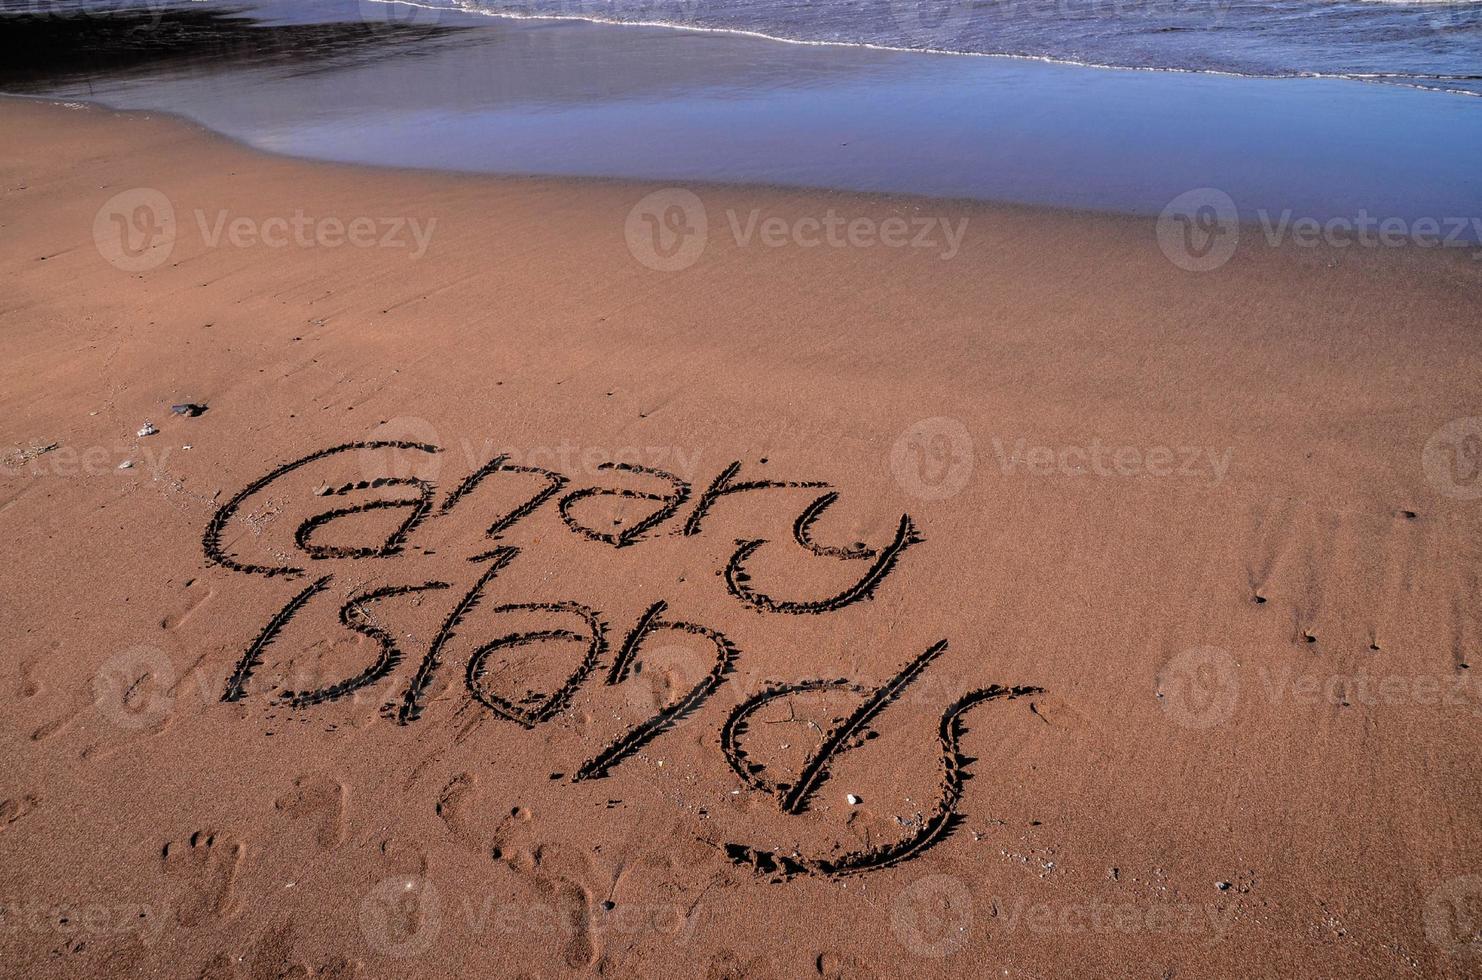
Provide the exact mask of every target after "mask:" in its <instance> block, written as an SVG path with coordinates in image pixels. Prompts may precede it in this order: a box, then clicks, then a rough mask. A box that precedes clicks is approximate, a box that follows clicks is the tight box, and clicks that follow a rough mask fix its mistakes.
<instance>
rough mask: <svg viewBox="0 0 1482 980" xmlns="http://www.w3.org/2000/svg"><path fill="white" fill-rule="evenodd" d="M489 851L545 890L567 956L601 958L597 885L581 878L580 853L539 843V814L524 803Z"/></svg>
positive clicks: (574, 964)
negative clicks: (594, 919) (595, 923)
mask: <svg viewBox="0 0 1482 980" xmlns="http://www.w3.org/2000/svg"><path fill="white" fill-rule="evenodd" d="M490 853H491V855H492V856H493V858H494V860H496V861H500V862H503V863H504V864H505V865H506V866H507V867H508V868H509V869H510V870H512V871H514V872H515V873H516V874H519V875H521V876H523V877H524V878H525V879H526V880H528V881H529V882H530V883H531V884H532V885H533V886H534V887H535V888H536V889H537V890H539V891H540V892H542V893H543V894H544V895H545V897H546V903H547V904H548V905H549V906H550V907H551V908H552V909H553V910H554V914H555V915H556V916H557V921H556V922H555V923H554V926H555V934H556V935H558V936H560V937H564V938H565V940H566V943H565V946H564V947H563V948H562V949H561V959H562V962H564V963H565V965H566V966H567V967H569V968H570V969H574V970H575V969H583V968H585V967H589V966H591V965H592V964H593V963H596V962H597V960H598V959H599V958H600V957H601V955H602V948H601V944H600V943H599V941H598V939H597V934H596V931H595V930H594V929H593V927H592V889H590V888H588V887H587V886H586V885H584V884H582V881H581V879H582V877H583V874H582V868H581V862H580V859H578V858H576V857H575V856H574V855H571V854H568V853H567V852H566V851H564V850H562V849H560V848H558V847H553V846H551V845H547V844H542V843H539V842H538V841H537V840H536V839H535V828H534V815H533V814H532V813H531V812H530V810H528V809H526V808H525V807H521V806H517V807H514V808H513V809H512V810H511V811H510V813H509V816H507V817H505V818H504V820H503V821H501V822H500V825H499V829H498V830H497V831H496V832H495V836H494V845H493V848H492V849H491V852H490Z"/></svg>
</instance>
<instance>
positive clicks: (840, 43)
mask: <svg viewBox="0 0 1482 980" xmlns="http://www.w3.org/2000/svg"><path fill="white" fill-rule="evenodd" d="M360 2H362V3H379V4H384V5H386V6H401V7H413V8H417V9H419V10H429V11H447V12H450V13H465V14H476V15H478V16H483V17H494V18H499V19H502V20H518V21H565V22H577V23H585V24H604V25H608V26H613V27H647V28H657V29H661V30H672V31H688V32H692V33H697V34H721V35H729V36H734V37H746V38H754V39H757V40H763V41H772V42H775V43H778V44H793V45H800V46H804V47H819V48H854V49H861V50H867V51H885V52H896V53H900V54H920V55H935V56H946V57H958V58H1000V59H1005V60H1012V61H1033V62H1039V63H1041V64H1050V65H1065V66H1069V67H1075V68H1090V69H1096V70H1099V71H1132V72H1159V73H1170V74H1187V75H1215V76H1221V77H1226V78H1251V79H1332V80H1340V81H1352V82H1362V83H1368V84H1378V85H1390V86H1394V87H1398V88H1408V89H1416V90H1420V91H1425V92H1436V93H1439V94H1444V95H1459V96H1467V97H1470V98H1482V89H1479V90H1473V89H1469V88H1459V87H1451V86H1459V85H1462V84H1464V83H1467V82H1482V75H1476V74H1447V73H1420V72H1355V71H1331V72H1328V71H1236V70H1232V69H1225V68H1209V67H1200V66H1189V65H1127V64H1117V63H1113V62H1099V61H1091V60H1082V59H1077V58H1066V57H1057V56H1055V55H1045V54H1029V53H1024V52H1014V51H973V50H963V49H957V48H944V47H932V46H930V45H905V44H883V43H879V42H873V41H852V40H843V39H832V38H800V37H791V36H788V35H782V34H772V33H768V32H766V31H761V30H754V29H748V28H741V27H718V26H709V25H705V24H701V23H694V22H680V21H669V20H649V19H625V18H621V17H603V16H598V15H594V14H585V13H583V14H567V13H546V12H539V13H528V12H524V11H512V10H499V9H495V8H491V7H486V6H483V5H481V4H479V3H477V2H472V0H453V2H452V3H451V4H430V3H418V2H416V0H360ZM1359 2H1365V3H1373V4H1383V5H1386V6H1403V5H1410V6H1441V5H1448V6H1482V0H1359Z"/></svg>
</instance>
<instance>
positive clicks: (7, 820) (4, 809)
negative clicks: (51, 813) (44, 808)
mask: <svg viewBox="0 0 1482 980" xmlns="http://www.w3.org/2000/svg"><path fill="white" fill-rule="evenodd" d="M40 805H41V797H39V796H37V795H36V794H35V793H27V794H26V795H25V796H17V797H15V798H14V799H9V800H0V831H4V830H6V829H8V828H9V827H10V825H11V824H13V823H15V822H16V821H17V820H20V819H21V818H22V817H24V816H26V815H27V814H29V813H30V812H31V811H32V810H34V809H36V808H37V807H38V806H40Z"/></svg>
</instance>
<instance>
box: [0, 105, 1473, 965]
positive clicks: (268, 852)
mask: <svg viewBox="0 0 1482 980" xmlns="http://www.w3.org/2000/svg"><path fill="white" fill-rule="evenodd" d="M0 141H3V142H4V144H5V146H6V147H7V150H8V152H7V154H6V158H5V160H4V162H3V165H0V167H3V170H0V181H3V185H0V186H3V202H4V206H3V219H0V224H3V227H0V268H3V270H4V274H5V280H6V282H7V283H8V284H10V287H11V288H10V289H9V290H8V291H7V294H6V296H5V298H4V300H3V301H0V357H3V361H0V363H4V365H5V369H4V380H5V384H4V387H3V395H0V420H3V421H0V451H4V452H5V454H6V455H5V457H4V466H5V468H4V474H5V475H4V479H3V482H0V527H3V531H4V534H5V537H6V541H7V546H6V558H7V560H6V562H5V566H4V571H3V572H0V585H3V592H4V594H5V596H6V599H5V602H4V604H3V606H0V624H3V626H4V631H5V635H6V636H7V637H8V638H9V643H8V645H7V646H8V652H7V656H6V657H5V661H4V662H5V666H4V669H3V676H4V689H5V690H6V692H7V696H6V697H5V699H4V702H3V707H0V717H3V721H4V724H3V725H0V733H3V735H0V738H3V746H0V749H3V756H4V758H5V759H6V760H7V761H6V764H5V766H4V777H5V778H4V780H3V789H0V867H3V868H4V869H5V873H4V876H3V878H4V883H5V888H4V891H3V894H0V901H3V904H4V919H3V923H4V930H3V932H0V946H3V955H4V956H5V959H6V962H7V963H8V964H10V968H11V969H14V970H15V971H16V972H17V975H42V974H46V975H56V976H89V977H96V976H119V977H124V976H163V977H199V976H206V977H227V976H239V977H276V976H304V975H315V976H319V975H323V976H355V975H359V976H365V977H396V976H408V977H410V976H424V977H425V976H462V975H469V974H474V973H477V974H480V975H499V976H504V975H511V976H513V975H529V976H556V975H564V974H566V973H568V972H570V971H573V970H580V971H588V972H594V973H601V974H604V975H610V976H637V975H656V974H662V973H665V972H670V973H683V974H684V975H700V976H710V977H726V976H743V975H744V976H749V977H768V976H777V977H783V976H786V977H794V976H809V975H823V976H842V977H855V976H884V975H902V974H905V975H912V976H961V975H984V976H986V975H994V976H1065V975H1077V974H1079V975H1107V976H1148V975H1154V976H1163V975H1180V976H1209V975H1232V974H1235V973H1239V974H1242V975H1246V974H1251V975H1260V976H1277V975H1288V976H1290V975H1304V976H1319V975H1321V976H1340V975H1341V976H1393V975H1397V974H1398V975H1424V976H1457V977H1460V976H1466V975H1469V974H1470V973H1472V972H1473V971H1475V969H1476V964H1477V962H1478V961H1477V958H1476V957H1477V955H1478V953H1477V946H1476V942H1475V939H1474V937H1473V936H1472V933H1471V930H1473V929H1474V924H1475V922H1476V921H1477V920H1476V918H1475V912H1476V909H1477V904H1478V902H1479V901H1482V881H1479V879H1478V877H1477V875H1478V873H1479V870H1478V869H1479V864H1482V838H1479V834H1482V831H1479V828H1482V821H1479V819H1478V817H1479V813H1478V793H1477V785H1478V763H1477V757H1476V745H1477V739H1478V735H1479V719H1478V708H1479V706H1482V692H1479V691H1478V690H1477V688H1476V686H1475V684H1474V683H1473V682H1472V680H1471V677H1472V675H1473V674H1475V673H1476V667H1475V663H1476V656H1477V651H1478V643H1479V635H1478V634H1479V626H1478V620H1477V617H1476V614H1475V599H1476V595H1477V572H1476V569H1477V567H1478V564H1477V561H1478V557H1479V556H1478V544H1477V542H1478V540H1479V537H1478V530H1479V513H1482V512H1479V510H1478V508H1479V506H1482V504H1479V495H1482V482H1479V479H1482V477H1479V472H1478V469H1477V466H1478V462H1479V451H1478V446H1479V445H1482V434H1479V433H1482V423H1479V422H1477V421H1476V420H1475V419H1473V418H1472V416H1473V415H1474V414H1475V413H1476V412H1477V401H1476V378H1477V377H1478V376H1479V369H1482V339H1479V337H1478V336H1477V332H1476V329H1475V325H1476V323H1477V322H1478V318H1479V313H1482V300H1479V295H1482V293H1479V285H1482V266H1479V263H1477V262H1476V261H1474V260H1473V259H1472V258H1471V256H1470V253H1469V252H1467V251H1464V250H1455V249H1415V248H1382V249H1381V248H1367V247H1358V246H1354V247H1347V248H1333V247H1328V246H1319V247H1299V246H1298V245H1297V244H1295V243H1294V242H1292V241H1290V240H1289V241H1287V242H1286V243H1285V244H1283V245H1281V246H1280V247H1270V246H1268V245H1267V244H1266V243H1265V241H1264V239H1263V237H1262V236H1261V235H1260V234H1259V233H1246V234H1242V235H1241V237H1240V241H1239V245H1238V247H1237V248H1236V249H1235V250H1234V252H1233V255H1231V256H1230V257H1229V259H1228V261H1227V262H1225V263H1224V264H1223V265H1221V266H1220V267H1218V268H1215V269H1213V270H1211V271H1208V272H1203V273H1200V272H1191V271H1188V270H1187V269H1186V268H1181V267H1180V266H1179V265H1178V264H1176V263H1175V262H1174V261H1172V260H1171V259H1170V257H1169V253H1168V251H1167V250H1166V249H1167V248H1168V247H1169V245H1168V242H1167V240H1166V239H1165V241H1164V243H1163V245H1161V246H1160V243H1159V239H1158V236H1157V235H1156V233H1155V232H1156V229H1155V224H1154V222H1153V221H1152V220H1150V219H1136V218H1126V217H1108V216H1099V215H1095V214H1090V213H1074V212H1056V211H1048V210H1031V209H1023V208H1012V207H996V206H987V205H982V204H973V203H962V202H951V201H941V200H930V199H924V198H903V197H886V196H866V195H851V194H842V193H824V192H816V191H778V190H759V189H753V188H746V187H734V186H733V187H725V186H712V185H691V186H688V187H687V191H688V193H690V194H693V195H694V196H695V198H696V199H698V200H699V202H700V204H701V206H702V208H703V214H704V216H705V223H706V230H705V232H704V233H703V234H701V233H700V230H699V227H698V220H699V215H700V212H699V211H696V210H694V209H693V206H692V202H691V200H690V198H688V197H685V196H684V194H676V193H675V192H674V190H673V189H666V188H664V187H663V186H660V185H639V184H628V183H622V182H602V181H585V182H579V181H561V180H535V179H501V178H493V177H468V176H454V175H445V174H434V173H429V172H410V171H408V172H399V171H392V170H374V169H358V168H355V167H351V166H343V165H334V164H323V163H311V162H305V161H300V160H293V159H288V158H282V157H274V156H269V155H265V154H262V153H259V152H257V151H253V150H250V149H247V148H244V147H242V146H240V145H237V144H233V143H231V142H229V141H227V140H224V139H222V138H219V137H216V136H213V135H210V134H208V133H205V132H203V131H201V130H198V129H195V128H193V127H191V126H189V125H187V124H184V123H182V122H180V121H178V120H175V119H172V118H168V117H164V116H149V115H137V114H136V115H115V114H111V113H108V112H105V111H102V110H97V109H84V108H80V107H74V108H65V107H58V106H53V105H46V104H41V103H36V102H26V101H16V100H8V101H5V102H3V103H0ZM146 192H154V193H156V194H158V195H159V196H158V197H155V196H150V194H149V193H146ZM656 192H658V193H661V194H663V195H664V196H662V197H660V198H658V199H655V200H654V201H650V203H648V204H643V203H642V202H644V201H645V200H647V199H648V198H647V196H648V195H650V194H652V193H656ZM161 202H163V204H162V203H161ZM676 209H677V210H676ZM169 215H173V219H174V224H173V231H170V230H169V228H170V225H169V222H168V221H167V220H166V218H167V217H168V216H169ZM841 220H842V221H845V224H844V225H842V226H841V225H839V224H838V222H839V221H841ZM963 222H965V225H964V224H963ZM830 228H832V229H833V231H830V230H829V229H830ZM902 228H904V229H905V230H904V231H903V232H902V230H901V229H902ZM748 229H750V231H749V232H748ZM959 229H960V235H961V237H960V239H958V238H957V237H956V236H957V235H958V234H959ZM656 231H657V232H662V233H661V234H657V235H656ZM902 235H904V236H905V239H906V240H908V242H917V241H919V242H920V243H921V244H919V246H918V245H913V244H909V243H908V244H899V242H901V240H902V238H901V236H902ZM840 241H841V242H842V244H835V242H840ZM696 242H703V249H701V250H699V251H696V248H695V243H696ZM954 242H955V245H954ZM808 243H813V244H808ZM1174 251H1175V254H1177V251H1176V248H1175V250H1174ZM949 253H950V254H949ZM1196 258H1197V257H1196ZM1185 259H1188V257H1187V256H1185ZM1185 264H1186V265H1187V264H1188V262H1187V261H1186V262H1185ZM666 270H670V271H666ZM187 404H196V405H201V406H205V411H204V412H203V413H201V414H199V415H197V416H195V417H190V416H188V415H185V414H175V413H173V412H172V406H174V405H182V406H184V405H187ZM146 422H149V423H152V426H153V427H155V428H157V429H158V431H157V432H156V433H154V434H150V435H142V436H141V435H138V434H137V433H139V432H140V431H148V430H147V429H146V428H145V423H146ZM500 456H502V457H503V460H502V462H500V463H497V464H493V465H490V464H491V463H493V461H494V460H496V459H498V458H499V457H500ZM124 463H128V464H129V466H128V467H127V468H122V469H121V468H119V467H120V465H121V464H124ZM295 463H299V464H300V465H297V466H293V465H291V464H295ZM733 464H736V468H735V469H733V468H732V467H733ZM471 477H472V479H471ZM717 481H720V482H717ZM758 481H761V482H766V483H777V484H789V485H784V486H762V487H753V488H751V489H747V490H743V491H741V492H732V493H724V494H720V493H718V491H719V490H721V489H725V488H727V487H729V488H734V487H735V486H737V485H738V484H743V485H744V484H746V483H748V482H750V483H755V482H758ZM831 494H837V497H831V496H830V495H831ZM371 504H375V505H376V506H368V505H371ZM491 530H492V532H493V533H492V534H491V533H490V532H491ZM660 603H662V605H660ZM944 641H945V646H943V645H942V644H943V642H944ZM1469 916H1470V918H1469Z"/></svg>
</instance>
